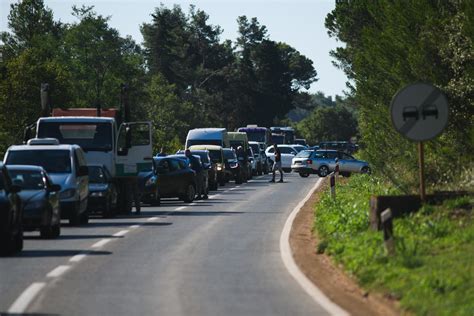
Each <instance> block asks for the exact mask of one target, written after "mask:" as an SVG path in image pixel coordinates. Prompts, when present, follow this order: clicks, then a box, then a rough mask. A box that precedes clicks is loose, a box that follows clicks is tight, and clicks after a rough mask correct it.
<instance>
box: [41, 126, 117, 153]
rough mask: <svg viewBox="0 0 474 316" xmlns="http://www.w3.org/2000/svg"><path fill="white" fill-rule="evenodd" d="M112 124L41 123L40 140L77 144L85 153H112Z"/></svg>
mask: <svg viewBox="0 0 474 316" xmlns="http://www.w3.org/2000/svg"><path fill="white" fill-rule="evenodd" d="M112 129H113V125H112V124H111V123H89V122H87V123H77V122H74V123H72V122H71V123H68V122H41V123H40V124H39V126H38V137H39V138H46V137H49V138H56V139H58V140H59V143H61V144H76V145H79V146H81V148H82V149H83V150H85V151H110V150H112V148H113V146H112V144H113V142H114V141H113V137H112Z"/></svg>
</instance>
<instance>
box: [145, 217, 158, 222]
mask: <svg viewBox="0 0 474 316" xmlns="http://www.w3.org/2000/svg"><path fill="white" fill-rule="evenodd" d="M157 219H158V217H150V218H149V219H147V220H146V221H147V222H153V221H156V220H157Z"/></svg>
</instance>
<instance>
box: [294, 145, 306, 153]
mask: <svg viewBox="0 0 474 316" xmlns="http://www.w3.org/2000/svg"><path fill="white" fill-rule="evenodd" d="M293 148H294V149H296V151H297V152H300V151H302V150H305V149H306V147H305V146H293Z"/></svg>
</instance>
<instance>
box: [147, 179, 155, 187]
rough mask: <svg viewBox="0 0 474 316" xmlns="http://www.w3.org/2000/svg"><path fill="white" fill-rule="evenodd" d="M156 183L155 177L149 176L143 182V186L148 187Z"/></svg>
mask: <svg viewBox="0 0 474 316" xmlns="http://www.w3.org/2000/svg"><path fill="white" fill-rule="evenodd" d="M155 183H156V178H155V177H151V178H150V179H148V180H146V182H145V186H146V187H149V186H152V185H154V184H155Z"/></svg>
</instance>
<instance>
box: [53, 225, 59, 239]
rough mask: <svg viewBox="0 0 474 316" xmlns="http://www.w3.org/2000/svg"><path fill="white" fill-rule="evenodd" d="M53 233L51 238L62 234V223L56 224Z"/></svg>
mask: <svg viewBox="0 0 474 316" xmlns="http://www.w3.org/2000/svg"><path fill="white" fill-rule="evenodd" d="M51 233H52V235H51V238H58V237H59V236H60V235H61V224H57V225H54V226H53V227H52V231H51Z"/></svg>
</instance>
